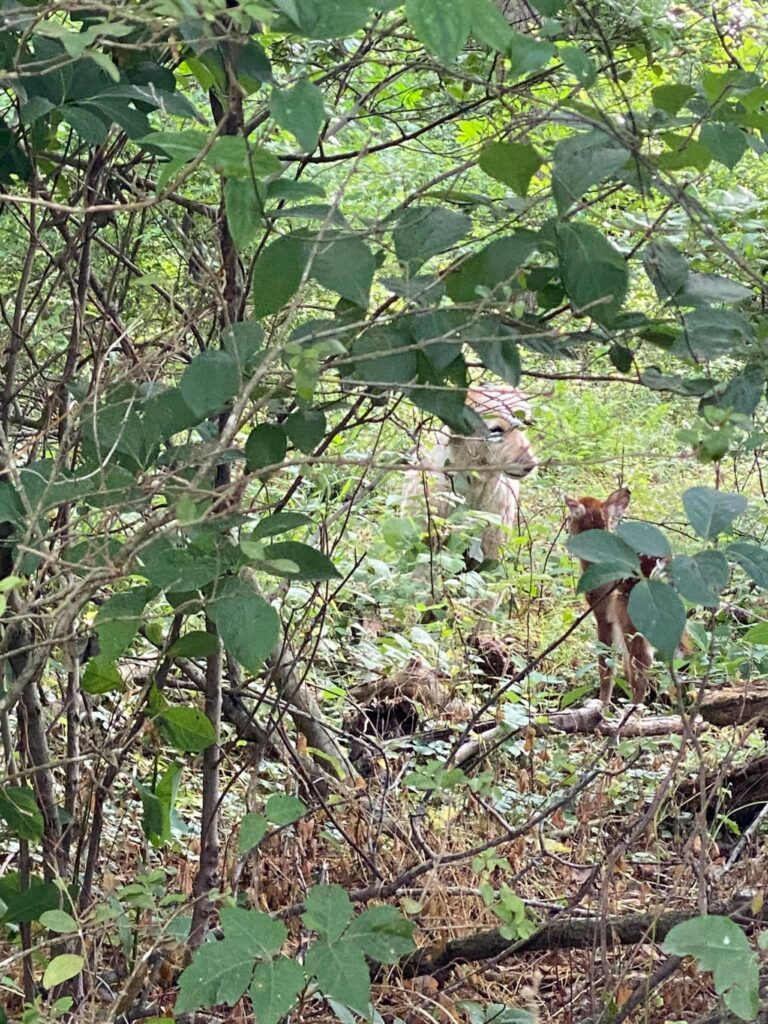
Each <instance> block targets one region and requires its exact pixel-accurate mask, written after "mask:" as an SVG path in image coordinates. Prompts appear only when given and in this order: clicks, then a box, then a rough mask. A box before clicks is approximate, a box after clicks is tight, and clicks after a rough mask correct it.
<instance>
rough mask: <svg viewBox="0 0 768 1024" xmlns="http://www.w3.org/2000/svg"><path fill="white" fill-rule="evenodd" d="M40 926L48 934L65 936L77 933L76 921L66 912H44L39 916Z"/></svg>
mask: <svg viewBox="0 0 768 1024" xmlns="http://www.w3.org/2000/svg"><path fill="white" fill-rule="evenodd" d="M40 924H41V925H42V926H43V928H46V929H47V930H48V931H49V932H56V933H57V934H58V935H67V934H69V933H72V932H76V931H77V921H76V920H75V919H74V917H72V915H71V914H68V913H67V912H66V910H46V912H45V913H44V914H41V915H40Z"/></svg>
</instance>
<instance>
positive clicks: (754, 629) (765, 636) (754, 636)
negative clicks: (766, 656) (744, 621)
mask: <svg viewBox="0 0 768 1024" xmlns="http://www.w3.org/2000/svg"><path fill="white" fill-rule="evenodd" d="M744 642H745V643H748V644H757V645H759V646H760V647H768V622H758V623H756V624H755V625H754V626H750V627H749V629H748V630H747V632H746V633H745V634H744Z"/></svg>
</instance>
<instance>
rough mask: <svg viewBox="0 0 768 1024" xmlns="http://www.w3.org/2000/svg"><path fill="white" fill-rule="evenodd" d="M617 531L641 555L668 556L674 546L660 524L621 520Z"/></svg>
mask: <svg viewBox="0 0 768 1024" xmlns="http://www.w3.org/2000/svg"><path fill="white" fill-rule="evenodd" d="M616 533H617V535H618V536H619V537H621V539H622V540H623V541H626V543H627V544H629V546H630V547H631V548H632V550H633V551H636V552H637V553H638V554H639V555H654V556H656V557H657V558H668V557H669V556H670V555H671V554H672V547H671V545H670V543H669V541H668V540H667V538H666V536H665V535H664V534H663V533H662V532H661V530H660V529H659V528H658V526H652V525H651V523H638V522H626V521H625V522H621V523H619V525H618V527H617V529H616Z"/></svg>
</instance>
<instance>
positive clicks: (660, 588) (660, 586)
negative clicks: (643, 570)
mask: <svg viewBox="0 0 768 1024" xmlns="http://www.w3.org/2000/svg"><path fill="white" fill-rule="evenodd" d="M629 615H630V618H631V619H632V622H633V623H634V625H635V628H636V629H637V630H639V632H641V633H642V634H643V636H644V637H645V638H646V640H648V641H649V642H650V643H651V644H652V645H653V646H654V647H655V648H656V650H657V651H658V653H659V656H660V657H661V658H662V659H663V660H664V661H672V659H673V658H674V657H675V653H676V651H677V648H678V645H679V644H680V638H681V637H682V635H683V630H684V629H685V606H684V605H683V602H682V601H681V600H680V598H679V597H678V596H677V594H676V593H675V591H674V590H673V589H672V587H670V586H669V584H668V583H662V582H661V581H660V580H641V581H640V583H637V584H636V585H635V586H634V587H633V588H632V591H631V593H630V595H629Z"/></svg>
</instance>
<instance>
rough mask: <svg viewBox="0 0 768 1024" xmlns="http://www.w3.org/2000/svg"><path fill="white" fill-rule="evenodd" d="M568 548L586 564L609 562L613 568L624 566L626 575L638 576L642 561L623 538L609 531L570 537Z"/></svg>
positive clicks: (589, 532)
mask: <svg viewBox="0 0 768 1024" xmlns="http://www.w3.org/2000/svg"><path fill="white" fill-rule="evenodd" d="M566 547H567V548H568V550H569V551H570V553H571V554H572V555H575V556H576V557H577V558H583V559H584V561H585V562H598V563H601V562H608V563H610V564H611V565H613V566H618V565H623V566H624V569H625V575H628V576H633V575H634V576H637V575H639V573H640V561H639V559H638V557H637V555H636V554H635V549H634V548H633V547H631V546H630V545H629V544H627V542H626V541H625V540H622V539H621V537H617V536H616V534H615V533H609V532H608V531H607V530H585V531H584V533H579V534H577V535H576V536H575V537H569V538H568V541H567V542H566Z"/></svg>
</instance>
